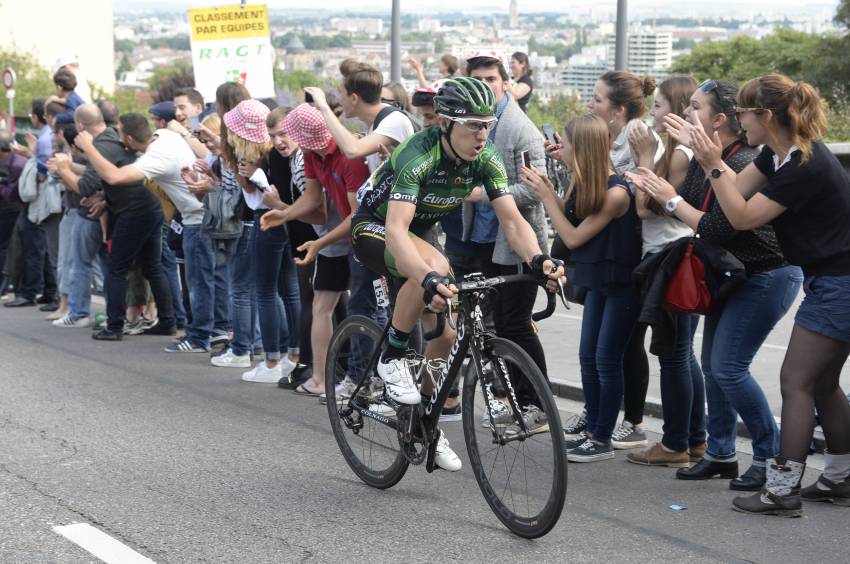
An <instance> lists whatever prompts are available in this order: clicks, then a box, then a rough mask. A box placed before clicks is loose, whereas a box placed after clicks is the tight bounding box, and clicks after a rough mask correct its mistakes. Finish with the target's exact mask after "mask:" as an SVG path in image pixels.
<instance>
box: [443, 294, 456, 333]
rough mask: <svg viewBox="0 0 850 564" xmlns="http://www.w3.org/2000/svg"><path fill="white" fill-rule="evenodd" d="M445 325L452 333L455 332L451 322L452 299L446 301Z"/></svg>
mask: <svg viewBox="0 0 850 564" xmlns="http://www.w3.org/2000/svg"><path fill="white" fill-rule="evenodd" d="M446 323H448V324H449V327H451V328H452V331H457V325H456V324H455V322H454V321H453V320H452V299H451V298H449V299H447V300H446Z"/></svg>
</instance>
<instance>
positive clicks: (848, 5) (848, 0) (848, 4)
mask: <svg viewBox="0 0 850 564" xmlns="http://www.w3.org/2000/svg"><path fill="white" fill-rule="evenodd" d="M834 19H835V23H837V24H838V25H840V26H841V27H843V28H844V29H845V30H847V31H850V0H841V2H839V4H838V9H837V10H836V11H835V18H834Z"/></svg>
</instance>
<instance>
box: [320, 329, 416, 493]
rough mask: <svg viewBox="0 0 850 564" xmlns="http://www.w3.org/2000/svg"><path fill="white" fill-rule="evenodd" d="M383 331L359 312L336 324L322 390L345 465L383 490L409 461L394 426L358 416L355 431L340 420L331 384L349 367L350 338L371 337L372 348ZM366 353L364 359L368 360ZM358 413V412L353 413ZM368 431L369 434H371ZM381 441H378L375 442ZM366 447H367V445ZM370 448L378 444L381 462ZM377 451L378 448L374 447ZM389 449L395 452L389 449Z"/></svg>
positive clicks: (401, 474) (398, 477) (370, 483)
mask: <svg viewBox="0 0 850 564" xmlns="http://www.w3.org/2000/svg"><path fill="white" fill-rule="evenodd" d="M381 334H382V331H381V329H380V327H379V326H378V324H377V323H375V322H374V321H372V320H371V319H369V318H368V317H364V316H362V315H353V316H351V317H349V318H347V319H345V320H344V321H343V322H342V323H340V324H339V326H337V328H336V330H335V331H334V334H333V337H332V338H331V342H330V346H329V347H328V356H327V362H326V364H325V393H326V394H327V399H328V403H327V407H328V417H329V418H330V422H331V429H332V430H333V434H334V438H336V442H337V445H338V446H339V450H340V452H341V453H342V456H343V458H345V461H346V462H347V463H348V466H349V467H350V468H351V469H352V470H353V471H354V473H355V474H356V475H357V477H358V478H360V479H361V480H362V481H363V482H365V483H366V484H367V485H369V486H371V487H373V488H378V489H386V488H390V487H392V486H394V485H396V484H397V483H398V482H399V480H401V479H402V477H403V476H404V474H405V472H406V471H407V467H408V466H409V462H408V460H407V459H406V458H405V457H404V455H403V453H402V452H401V449H400V447H399V444H398V437H397V435H396V431H395V429H393V428H392V427H389V426H387V425H384V424H382V423H379V422H378V421H375V420H374V419H370V418H368V417H362V416H360V420H361V421H362V423H363V427H362V429H361V433H364V434H362V435H361V434H354V432H353V431H352V430H351V428H349V427H348V426H347V424H346V423H344V422H343V420H342V416H341V415H340V409H342V408H344V407H345V406H340V405H339V404H338V402H337V399H336V396H335V391H334V387H335V386H336V384H337V382H338V380H339V379H341V376H342V375H345V374H346V371H347V369H348V358H349V357H350V349H351V347H350V346H349V344H350V341H351V339H352V338H354V337H359V338H362V339H370V340H371V341H372V350H374V348H373V347H374V345H376V344H377V343H378V342H379V341H380V339H381ZM368 358H369V357H368V356H367V360H366V361H367V362H368ZM356 413H357V414H358V415H359V412H356ZM370 433H371V434H370ZM379 440H380V442H381V443H382V444H380V445H379V444H378V441H379ZM367 447H368V448H367ZM373 447H380V449H381V453H382V454H383V455H384V456H382V459H383V460H385V462H384V463H377V462H376V461H375V458H374V457H373ZM375 450H377V449H375ZM391 451H394V453H393V452H391Z"/></svg>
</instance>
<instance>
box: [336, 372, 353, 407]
mask: <svg viewBox="0 0 850 564" xmlns="http://www.w3.org/2000/svg"><path fill="white" fill-rule="evenodd" d="M355 388H357V384H355V383H354V380H352V379H351V378H349V377H348V376H346V377H345V378H343V379H342V382H340V383H339V384H337V385H336V386H335V387H334V397H335V398H336V401H338V402H339V401H342V400H346V399H348V398H350V397H351V394H353V393H354V390H355Z"/></svg>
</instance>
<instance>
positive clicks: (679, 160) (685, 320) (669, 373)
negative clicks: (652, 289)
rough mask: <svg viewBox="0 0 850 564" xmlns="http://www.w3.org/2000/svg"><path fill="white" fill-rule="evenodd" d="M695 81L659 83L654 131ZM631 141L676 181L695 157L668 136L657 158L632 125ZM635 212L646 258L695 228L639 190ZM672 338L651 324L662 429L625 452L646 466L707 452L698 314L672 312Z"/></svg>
mask: <svg viewBox="0 0 850 564" xmlns="http://www.w3.org/2000/svg"><path fill="white" fill-rule="evenodd" d="M696 88H697V82H696V81H695V80H694V79H693V78H692V77H690V76H674V77H670V78H668V79H667V80H665V81H664V82H662V83H661V84H660V85H659V86H658V90H657V91H656V92H655V101H654V103H653V107H652V110H651V111H650V115H651V116H652V119H653V122H654V124H655V127H654V129H655V132H656V133H658V134H664V133H666V130H665V128H664V117H665V116H667V115H669V114H673V115H677V116H680V117H681V116H683V115H684V112H685V109H686V108H687V107H688V106H690V104H691V96H692V95H693V93H694V91H695V90H696ZM628 139H629V145H631V152H632V156H633V158H634V161H635V163H636V164H637V165H638V166H644V167H646V168H648V169H651V170H654V172H655V173H656V174H657V175H658V176H659V177H660V178H664V179H666V180H667V181H668V182H670V184H671V185H672V186H674V187H679V186H681V184H682V182H683V181H684V180H685V176H686V175H687V172H688V167H689V165H690V162H691V158H692V157H693V151H691V149H690V148H688V147H686V146H684V145H681V144H679V143H678V142H676V140H675V139H672V138H671V139H668V140H667V146H666V148H665V149H664V154H663V156H662V157H661V159H660V160H659V161H658V162H655V154H656V152H657V149H658V143H657V141H656V140H655V137H654V136H653V135H652V133H651V132H650V130H649V129H648V128H647V127H645V126H643V127H634V128H632V130H631V131H630V132H629V137H628ZM635 201H636V203H637V213H638V216H639V217H640V218H641V220H642V221H641V235H642V240H643V251H642V258H643V259H644V260H645V259H647V258H649V259H650V260H651V259H652V256H653V255H655V254H656V253H659V252H660V251H662V250H663V249H664V248H665V247H666V246H667V245H668V244H670V243H672V242H674V241H678V240H680V239H681V238H683V237H689V236H691V235H693V230H692V229H691V228H690V227H689V226H688V225H686V224H685V223H683V222H682V221H680V220H679V219H677V218H676V217H675V216H673V215H671V214H669V213H667V211H666V210H665V209H664V208H663V207H662V206H661V204H659V203H658V202H657V201H655V200H653V199H652V198H650V197H649V196H648V195H647V194H646V193H645V192H643V191H640V190H638V191H637V193H636V194H635ZM669 316H670V317H671V318H672V326H673V327H674V329H675V330H674V331H671V332H670V334H669V338H665V337H664V336H662V335H663V334H664V333H665V332H664V331H658V330H656V329H654V330H653V343H654V344H655V345H656V346H657V347H658V348H659V350H658V351H654V352H655V353H656V354H657V355H658V361H659V364H660V365H661V404H662V406H663V408H664V427H663V430H664V435H663V437H662V439H661V441H660V442H658V443H656V444H654V445H652V446H651V447H649V448H647V449H643V450H639V451H634V452H631V453H629V454H628V455H626V460H628V461H629V462H633V463H635V464H645V465H648V466H667V467H673V468H686V467H688V466H689V463H690V461H691V460H694V459H695V460H699V459H700V458H701V457H702V454H703V453H704V452H705V437H706V435H705V384H704V383H703V377H702V370H700V367H699V364H698V363H697V359H696V356H695V355H694V333H695V332H696V328H697V325H698V324H699V316H697V315H693V314H684V313H682V314H675V313H671V314H669Z"/></svg>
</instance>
